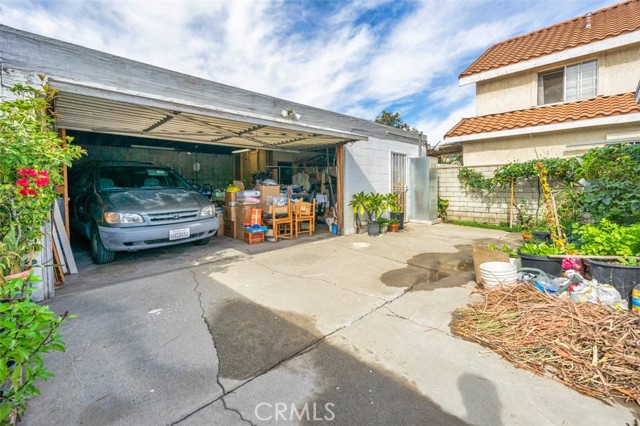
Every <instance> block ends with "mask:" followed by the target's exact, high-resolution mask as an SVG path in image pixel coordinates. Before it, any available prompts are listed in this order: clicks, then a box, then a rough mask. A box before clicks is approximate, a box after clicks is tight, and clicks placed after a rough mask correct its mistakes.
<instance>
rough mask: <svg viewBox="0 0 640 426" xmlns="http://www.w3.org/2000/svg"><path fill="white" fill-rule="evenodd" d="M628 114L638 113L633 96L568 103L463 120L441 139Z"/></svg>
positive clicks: (633, 94)
mask: <svg viewBox="0 0 640 426" xmlns="http://www.w3.org/2000/svg"><path fill="white" fill-rule="evenodd" d="M630 113H640V105H639V104H637V103H636V99H635V93H633V92H630V93H622V94H620V95H613V96H598V97H596V98H591V99H584V100H580V101H576V102H571V103H564V104H556V105H547V106H542V107H534V108H530V109H523V110H519V111H509V112H504V113H501V114H491V115H483V116H480V117H473V118H463V119H462V120H460V122H458V124H456V125H455V126H453V127H452V128H451V129H450V130H449V131H448V132H447V133H446V134H445V135H444V137H445V138H450V137H454V136H465V135H472V134H477V133H488V132H498V131H501V130H509V129H520V128H525V127H535V126H542V125H546V124H556V123H565V122H569V121H577V120H587V119H590V118H599V117H609V116H613V115H624V114H630Z"/></svg>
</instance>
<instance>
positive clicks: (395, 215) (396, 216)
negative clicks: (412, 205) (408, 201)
mask: <svg viewBox="0 0 640 426" xmlns="http://www.w3.org/2000/svg"><path fill="white" fill-rule="evenodd" d="M389 217H390V218H391V219H398V222H400V229H404V212H398V213H393V212H391V213H389Z"/></svg>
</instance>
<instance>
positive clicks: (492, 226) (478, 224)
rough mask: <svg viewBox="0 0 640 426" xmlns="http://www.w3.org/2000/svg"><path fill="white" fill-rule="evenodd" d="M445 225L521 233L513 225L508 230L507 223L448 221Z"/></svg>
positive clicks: (517, 227)
mask: <svg viewBox="0 0 640 426" xmlns="http://www.w3.org/2000/svg"><path fill="white" fill-rule="evenodd" d="M447 223H450V224H452V225H459V226H471V227H473V228H484V229H498V230H500V231H506V232H520V231H521V229H520V227H519V226H518V225H513V228H509V224H508V223H500V224H498V225H496V224H495V223H482V222H472V221H470V220H450V221H447Z"/></svg>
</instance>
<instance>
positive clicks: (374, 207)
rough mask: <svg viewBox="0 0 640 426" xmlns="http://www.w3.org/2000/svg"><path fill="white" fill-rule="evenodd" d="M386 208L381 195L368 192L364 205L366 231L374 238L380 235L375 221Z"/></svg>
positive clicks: (378, 226)
mask: <svg viewBox="0 0 640 426" xmlns="http://www.w3.org/2000/svg"><path fill="white" fill-rule="evenodd" d="M385 208H386V204H385V198H384V196H383V195H382V194H376V193H375V192H370V193H369V194H367V202H366V203H365V207H364V210H365V213H366V214H367V219H368V223H367V230H368V232H369V235H372V236H375V235H379V234H380V225H379V224H378V222H377V220H378V218H379V217H380V216H381V215H382V213H383V212H384V210H385Z"/></svg>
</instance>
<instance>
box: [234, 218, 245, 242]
mask: <svg viewBox="0 0 640 426" xmlns="http://www.w3.org/2000/svg"><path fill="white" fill-rule="evenodd" d="M234 223H235V236H234V237H233V238H235V239H236V240H244V224H242V223H240V222H234Z"/></svg>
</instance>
